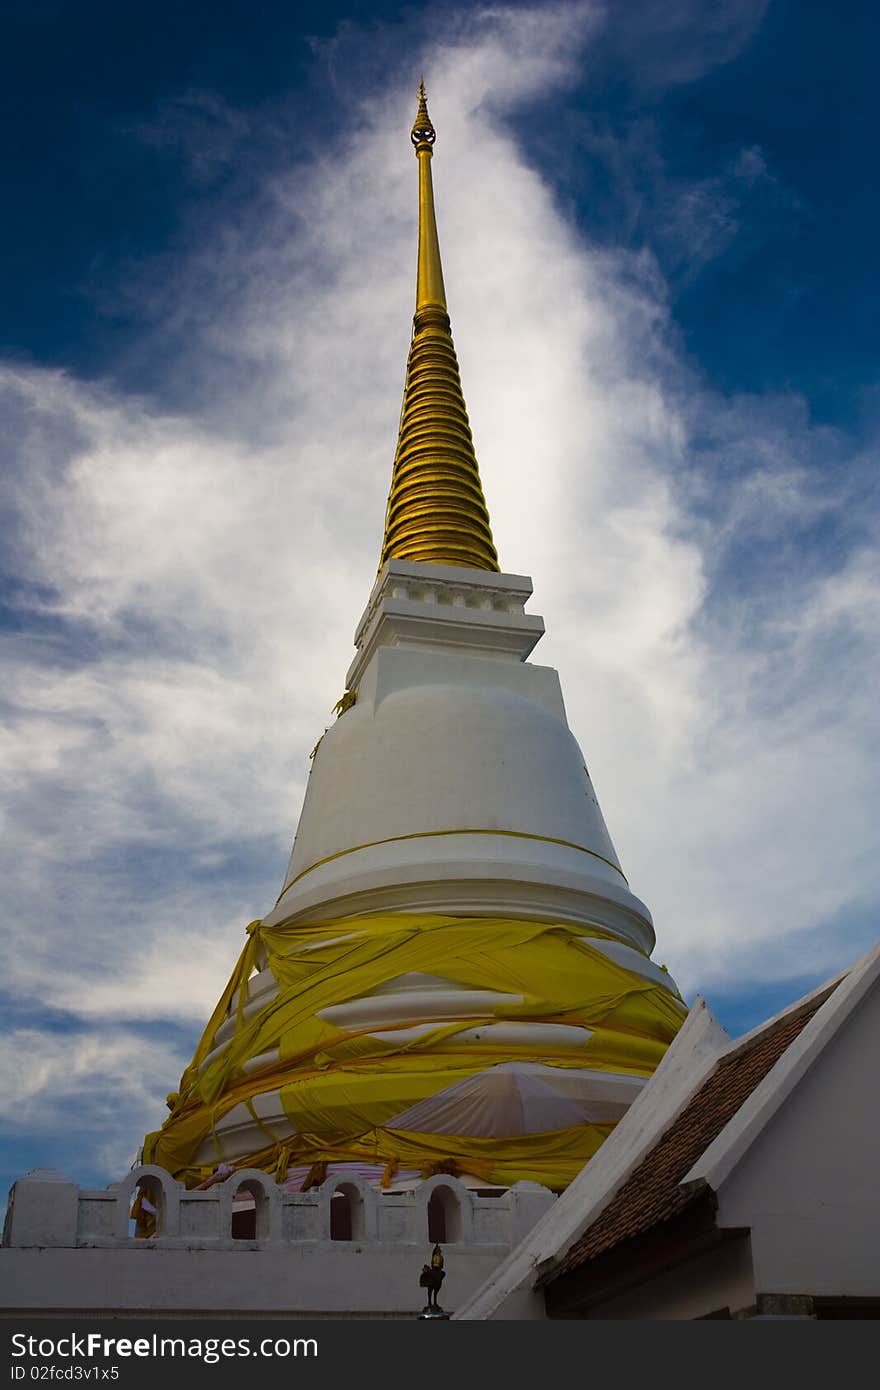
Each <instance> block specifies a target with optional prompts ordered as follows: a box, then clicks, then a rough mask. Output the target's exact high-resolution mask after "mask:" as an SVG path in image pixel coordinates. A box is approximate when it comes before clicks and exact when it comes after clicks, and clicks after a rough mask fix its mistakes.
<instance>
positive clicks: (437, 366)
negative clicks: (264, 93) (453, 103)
mask: <svg viewBox="0 0 880 1390" xmlns="http://www.w3.org/2000/svg"><path fill="white" fill-rule="evenodd" d="M410 138H411V139H412V143H413V145H414V146H415V153H416V158H417V159H418V162H419V253H418V269H417V272H416V312H415V317H414V319H413V337H412V344H411V347H410V351H409V360H408V362H407V366H406V384H405V386H404V391H403V410H402V412H401V417H400V432H399V435H398V440H397V452H396V454H395V457H394V471H393V474H392V478H391V493H390V496H389V498H388V510H387V513H386V518H385V540H384V544H383V547H382V560H381V564H380V568H381V565H384V564H385V561H386V560H390V559H396V560H414V561H417V562H421V563H424V564H433V565H464V566H465V567H466V568H469V569H479V570H491V571H497V570H498V555H497V553H496V551H495V545H494V543H493V541H492V530H491V527H490V525H489V513H488V510H487V508H486V503H485V499H484V497H483V489H482V486H481V484H480V472H479V469H478V467H477V458H476V454H475V453H474V443H473V439H472V437H471V431H470V425H469V423H468V416H467V410H466V408H465V403H464V396H463V394H462V389H461V380H460V378H459V373H458V359H457V358H456V355H455V346H454V344H453V341H452V332H451V329H450V324H449V315H448V313H447V312H446V291H445V288H444V284H443V267H442V265H441V263H440V243H439V240H438V237H437V221H436V217H435V214H434V188H433V183H432V180H431V158H432V156H433V152H434V151H433V146H434V141H435V140H436V138H437V134H436V131H435V130H434V127H433V125H432V123H431V117H430V116H429V115H428V101H427V97H426V95H425V83H424V81H422V82H420V84H419V105H418V110H417V112H416V118H415V121H414V122H413V127H412V132H411V137H410Z"/></svg>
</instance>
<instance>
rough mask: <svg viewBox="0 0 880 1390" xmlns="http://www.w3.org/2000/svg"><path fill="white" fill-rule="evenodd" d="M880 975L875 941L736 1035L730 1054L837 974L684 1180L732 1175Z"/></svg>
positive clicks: (717, 1183)
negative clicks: (813, 987)
mask: <svg viewBox="0 0 880 1390" xmlns="http://www.w3.org/2000/svg"><path fill="white" fill-rule="evenodd" d="M878 979H880V944H878V945H877V946H874V947H873V948H872V949H871V950H870V951H868V952H867V953H866V954H865V955H864V956H862V957H860V959H859V960H858V961H856V963H855V964H854V965H853V966H851V967H850V969H849V970H848V971H845V972H843V974H842V975H838V976H834V977H833V978H832V979H831V980H828V981H826V983H825V984H824V985H820V987H819V988H818V989H816V990H813V991H812V992H811V993H810V994H808V995H805V996H804V998H803V999H800V1000H798V1001H797V1003H795V1004H792V1005H790V1006H789V1008H787V1009H784V1010H783V1011H782V1013H780V1014H777V1015H776V1018H774V1019H772V1020H770V1023H763V1024H761V1025H760V1027H759V1028H756V1029H753V1030H752V1032H751V1033H749V1034H747V1035H746V1038H742V1039H737V1041H736V1045H735V1047H732V1048H728V1049H727V1051H726V1053H725V1056H730V1055H731V1054H732V1053H735V1052H736V1051H738V1050H739V1048H740V1047H741V1046H743V1045H745V1043H746V1042H747V1041H749V1040H750V1039H751V1038H753V1037H754V1036H755V1035H756V1034H758V1033H762V1032H764V1031H765V1030H766V1029H767V1028H768V1027H770V1026H771V1024H772V1023H775V1022H776V1021H777V1020H778V1019H781V1018H783V1017H784V1016H785V1015H787V1014H791V1013H794V1012H796V1011H797V1010H798V1009H800V1008H802V1007H804V1005H805V1004H807V1003H809V1001H810V1000H811V999H814V998H815V997H816V996H817V995H818V994H821V993H822V992H823V990H826V989H828V987H829V985H831V984H833V983H834V981H835V980H837V981H839V983H838V984H837V987H836V989H835V990H834V991H833V993H832V994H831V995H830V996H829V998H828V999H826V1001H825V1003H824V1004H822V1005H821V1006H820V1007H819V1008H818V1009H817V1010H816V1013H815V1014H814V1015H813V1017H812V1018H811V1019H810V1021H809V1023H808V1024H807V1025H806V1027H805V1028H804V1029H803V1031H802V1032H801V1033H800V1034H799V1035H798V1037H796V1038H795V1039H794V1041H793V1042H792V1043H791V1044H790V1045H789V1046H788V1047H787V1048H786V1050H785V1052H783V1054H782V1056H781V1057H780V1058H779V1060H778V1061H777V1062H776V1063H775V1064H774V1065H773V1066H772V1067H771V1068H770V1070H769V1072H768V1073H767V1075H766V1076H765V1077H764V1079H763V1080H762V1081H761V1082H759V1084H758V1085H757V1086H756V1087H755V1089H754V1091H752V1093H751V1095H750V1096H749V1097H748V1098H747V1099H746V1100H745V1101H744V1102H743V1104H742V1105H741V1106H740V1107H739V1109H738V1110H737V1112H736V1114H735V1115H733V1116H732V1117H731V1119H730V1120H729V1121H728V1123H727V1124H726V1125H725V1126H724V1128H723V1129H722V1131H721V1133H720V1134H719V1135H718V1136H717V1137H716V1138H715V1139H714V1140H713V1141H712V1143H711V1144H709V1145H708V1147H707V1148H706V1149H704V1150H703V1153H702V1154H701V1155H700V1157H699V1158H698V1159H697V1161H696V1163H695V1164H694V1165H693V1167H692V1168H691V1169H690V1171H689V1172H688V1173H687V1174H686V1175H685V1177H684V1178H683V1179H682V1185H684V1184H685V1183H690V1182H695V1181H703V1182H706V1183H708V1185H709V1187H711V1188H712V1190H713V1191H714V1192H718V1191H719V1189H720V1188H721V1186H722V1184H723V1183H725V1182H726V1181H727V1179H728V1178H729V1177H730V1176H731V1174H732V1173H733V1171H734V1169H735V1168H736V1167H737V1165H738V1164H739V1162H740V1161H741V1160H742V1158H743V1157H744V1156H745V1154H746V1153H747V1152H748V1150H749V1148H750V1147H751V1146H752V1144H753V1143H754V1142H755V1140H756V1139H757V1138H758V1136H759V1135H760V1134H761V1132H762V1130H763V1129H764V1128H765V1126H766V1125H768V1124H769V1123H770V1121H771V1120H772V1119H773V1116H774V1115H775V1114H776V1113H777V1111H778V1110H779V1108H780V1106H781V1105H782V1104H783V1103H784V1102H785V1100H786V1099H787V1097H788V1096H789V1095H790V1094H791V1092H792V1091H793V1090H794V1089H795V1087H796V1086H797V1085H798V1084H799V1082H800V1081H801V1080H802V1079H803V1077H804V1076H805V1075H806V1074H807V1072H808V1071H809V1069H810V1067H811V1066H812V1065H813V1063H814V1062H815V1061H816V1059H817V1058H818V1057H819V1056H820V1055H821V1053H822V1052H823V1050H824V1049H825V1048H826V1047H827V1046H828V1044H829V1043H830V1042H831V1041H832V1040H833V1038H834V1037H835V1035H836V1034H837V1032H838V1031H839V1030H840V1028H841V1027H842V1026H843V1024H844V1023H845V1022H846V1020H847V1019H848V1018H849V1017H850V1016H851V1014H852V1013H853V1012H854V1010H855V1009H857V1008H858V1007H859V1005H860V1003H861V1002H862V1000H863V999H864V998H865V997H866V995H867V994H869V993H870V991H871V989H872V988H873V987H874V985H875V984H876V983H877V980H878Z"/></svg>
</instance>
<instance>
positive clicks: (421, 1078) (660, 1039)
mask: <svg viewBox="0 0 880 1390" xmlns="http://www.w3.org/2000/svg"><path fill="white" fill-rule="evenodd" d="M248 933H249V934H248V940H247V942H246V944H245V947H244V950H243V951H242V954H241V956H240V958H239V960H238V962H237V964H236V967H235V969H234V971H233V973H232V977H231V978H230V981H229V983H228V985H227V987H226V989H225V990H224V992H223V995H222V996H221V999H220V1001H219V1003H218V1005H217V1008H216V1009H215V1010H214V1013H213V1015H212V1016H211V1019H210V1021H209V1024H208V1027H207V1028H206V1030H205V1033H204V1034H203V1036H202V1038H201V1040H200V1042H199V1044H198V1046H197V1048H196V1051H195V1054H194V1056H193V1060H192V1062H191V1063H190V1065H189V1066H188V1067H187V1069H186V1071H185V1072H184V1075H183V1077H182V1078H181V1083H180V1095H179V1098H178V1100H177V1103H176V1105H175V1108H174V1110H173V1112H172V1114H171V1115H170V1116H169V1117H168V1119H167V1120H166V1122H165V1125H164V1126H163V1128H162V1129H161V1130H160V1131H158V1132H157V1133H155V1134H152V1135H149V1136H147V1140H146V1143H145V1149H144V1159H145V1161H147V1162H155V1163H159V1164H161V1165H162V1166H164V1167H166V1168H168V1169H169V1170H170V1171H171V1172H173V1173H175V1174H177V1175H178V1176H181V1177H184V1178H185V1179H186V1180H192V1178H193V1176H194V1173H195V1168H194V1158H195V1155H196V1154H197V1152H198V1151H199V1149H200V1148H201V1147H202V1145H203V1144H204V1143H205V1141H206V1140H210V1139H211V1137H212V1136H213V1142H214V1144H215V1146H216V1153H217V1158H218V1160H219V1158H221V1157H222V1156H223V1155H222V1144H221V1141H220V1138H219V1137H218V1136H217V1133H216V1127H217V1125H218V1123H219V1121H220V1120H221V1119H222V1117H223V1116H224V1115H225V1114H226V1113H227V1112H228V1111H229V1110H230V1109H231V1108H232V1107H233V1106H234V1105H236V1104H238V1103H239V1102H245V1103H246V1105H247V1107H248V1109H249V1110H250V1113H251V1115H252V1116H253V1117H254V1120H255V1124H254V1134H255V1136H259V1139H258V1140H257V1139H255V1151H254V1152H253V1153H251V1154H248V1155H247V1156H246V1158H244V1159H240V1160H239V1159H237V1160H236V1161H237V1162H238V1163H240V1164H242V1165H243V1164H244V1163H247V1165H248V1166H252V1165H254V1164H256V1166H260V1167H264V1168H266V1169H267V1170H268V1171H279V1170H280V1169H282V1168H283V1170H284V1171H286V1168H287V1166H288V1165H294V1164H297V1165H301V1164H303V1163H309V1164H319V1163H326V1162H328V1161H334V1162H340V1161H347V1160H350V1161H363V1162H370V1163H380V1164H382V1165H384V1166H386V1167H388V1166H389V1165H392V1166H393V1165H399V1166H401V1167H404V1168H406V1167H415V1168H418V1169H424V1168H425V1167H426V1165H427V1166H430V1165H431V1164H436V1163H443V1162H448V1163H450V1164H452V1165H453V1167H454V1168H455V1167H456V1166H457V1167H458V1168H459V1169H460V1170H461V1171H468V1172H474V1173H477V1175H478V1176H479V1174H480V1173H484V1174H486V1175H488V1174H489V1173H491V1174H494V1176H493V1177H491V1179H490V1178H488V1176H487V1180H490V1181H492V1182H507V1181H516V1180H517V1178H531V1179H532V1180H533V1181H537V1182H545V1183H547V1184H548V1185H549V1186H551V1187H557V1188H558V1187H563V1186H565V1185H566V1184H567V1183H568V1182H569V1181H570V1180H571V1178H572V1177H573V1176H574V1175H575V1173H576V1172H577V1171H578V1169H579V1168H580V1167H582V1166H583V1164H584V1163H585V1162H586V1160H587V1159H588V1158H589V1157H591V1156H592V1154H593V1153H594V1152H595V1150H596V1149H597V1148H598V1146H599V1144H600V1143H601V1142H602V1140H603V1139H604V1138H605V1137H606V1135H607V1133H608V1132H610V1127H609V1126H608V1125H591V1124H584V1125H578V1126H575V1127H574V1128H572V1129H566V1130H555V1131H552V1132H547V1133H543V1134H518V1135H498V1136H495V1137H492V1138H489V1139H486V1138H476V1137H474V1136H469V1135H466V1134H462V1135H448V1134H443V1135H433V1134H430V1133H428V1134H425V1133H418V1134H413V1133H406V1132H403V1131H397V1130H395V1129H394V1128H393V1127H391V1125H390V1122H391V1121H392V1120H393V1118H394V1116H395V1115H398V1114H401V1115H402V1114H403V1112H404V1111H405V1110H407V1109H408V1108H409V1107H410V1106H411V1105H413V1104H415V1103H417V1102H419V1101H423V1100H425V1099H427V1098H428V1097H430V1096H433V1095H436V1094H437V1093H438V1092H440V1091H444V1090H446V1089H447V1088H448V1087H450V1086H452V1085H455V1083H456V1082H459V1081H464V1080H467V1079H468V1078H469V1077H473V1076H476V1075H478V1074H480V1073H483V1072H486V1071H487V1070H490V1069H491V1068H492V1067H493V1066H496V1065H498V1064H499V1063H502V1062H511V1061H530V1062H542V1063H544V1064H546V1065H548V1066H551V1067H559V1068H586V1069H590V1070H593V1071H606V1072H613V1073H623V1074H627V1075H634V1076H644V1077H647V1076H649V1075H650V1074H651V1072H652V1071H653V1070H654V1068H655V1067H656V1066H657V1064H658V1062H659V1061H660V1059H661V1058H662V1056H663V1053H664V1051H665V1049H666V1047H667V1046H668V1045H669V1043H670V1042H671V1040H672V1038H673V1037H674V1036H675V1033H676V1032H677V1030H678V1028H679V1027H680V1025H681V1023H682V1021H683V1018H684V1016H685V1012H686V1010H685V1006H684V1004H683V1002H682V1001H681V999H680V998H679V997H678V996H677V995H675V994H674V992H673V990H672V986H671V984H670V985H669V986H668V987H667V986H664V985H663V984H659V983H656V982H655V981H654V980H652V979H650V978H646V977H645V976H643V975H641V974H639V973H636V972H634V971H632V970H628V969H626V968H624V967H623V966H621V965H619V964H617V962H615V961H613V960H611V959H610V958H609V957H608V956H607V955H605V954H604V952H603V951H602V950H600V949H598V947H597V944H596V943H597V942H599V941H601V940H602V939H607V937H608V934H607V933H606V932H603V931H601V930H599V929H595V930H593V929H590V928H586V927H583V926H578V925H572V924H565V923H553V922H549V923H548V922H534V921H519V920H515V919H511V918H488V917H487V918H482V917H481V918H472V917H453V916H444V915H441V914H412V913H392V912H388V913H380V914H373V915H370V916H366V917H350V918H344V919H339V920H335V921H328V922H321V923H317V924H315V923H312V924H309V925H308V926H300V925H296V924H293V925H287V926H282V927H265V926H263V925H262V924H260V923H251V924H250V926H249V927H248ZM258 967H263V968H265V967H268V969H269V970H270V971H271V974H272V976H273V978H274V980H275V981H276V983H277V986H278V988H277V992H276V993H275V994H274V995H270V996H269V997H268V998H267V1002H266V1003H265V1004H264V1005H263V1006H262V1007H259V1008H255V1010H254V1011H253V1012H251V1013H249V1012H248V991H247V982H248V979H249V978H250V976H251V974H252V972H253V971H254V970H255V969H256V968H258ZM409 973H413V974H419V973H425V974H431V975H435V976H441V977H444V978H446V979H449V980H450V981H454V982H455V983H456V984H457V985H459V986H464V987H466V988H467V987H469V988H471V989H474V990H482V991H491V992H492V993H493V995H494V996H495V998H494V999H493V1000H492V1001H491V1003H490V1004H489V1005H488V1006H487V1007H486V1010H485V1013H484V1014H483V1015H482V1016H480V1017H472V1016H467V1017H464V1018H461V1017H460V1018H454V1017H453V1018H449V1019H436V1018H428V1019H425V1020H423V1021H422V1022H423V1023H424V1027H423V1028H422V1029H417V1030H415V1032H416V1035H415V1036H414V1024H416V1023H418V1020H413V1019H412V1018H411V1017H408V1018H407V1020H406V1023H405V1024H400V1025H396V1026H395V1025H394V1024H382V1025H375V1031H376V1032H381V1033H382V1035H383V1036H382V1037H381V1038H380V1037H376V1036H375V1032H374V1031H371V1029H370V1028H367V1027H364V1026H358V1027H352V1028H344V1027H341V1026H338V1025H337V1024H335V1023H331V1022H329V1021H327V1020H326V1019H322V1018H321V1017H320V1014H321V1012H322V1011H324V1010H327V1009H329V1008H331V1007H332V1006H335V1005H340V1004H345V1003H348V1002H350V1001H352V1000H359V999H361V998H362V997H363V996H365V995H369V994H371V992H373V991H375V990H376V989H378V988H379V987H380V986H382V985H383V984H387V983H388V982H389V981H391V980H394V979H396V978H397V977H399V976H401V975H406V974H409ZM499 996H500V997H499ZM517 1020H519V1021H525V1022H539V1023H561V1024H576V1025H579V1026H580V1028H581V1029H582V1030H585V1031H583V1032H582V1033H581V1034H580V1038H581V1039H582V1040H581V1041H579V1042H576V1043H573V1042H572V1041H571V1040H570V1038H569V1039H566V1040H564V1041H562V1042H560V1043H550V1044H543V1045H542V1046H541V1048H540V1049H539V1051H538V1053H536V1052H535V1050H534V1044H531V1045H530V1046H528V1047H526V1046H524V1045H517V1044H513V1043H509V1042H506V1043H504V1044H501V1043H499V1042H498V1041H496V1039H495V1036H494V1035H493V1031H492V1028H491V1027H488V1029H487V1031H486V1032H485V1034H483V1035H481V1036H480V1037H478V1038H474V1037H473V1036H472V1035H471V1034H472V1031H473V1030H475V1029H479V1026H480V1025H481V1024H483V1025H491V1024H495V1023H503V1022H508V1023H509V1022H513V1021H517ZM231 1021H233V1022H234V1028H233V1029H232V1030H231V1036H230V1037H229V1039H228V1041H227V1042H226V1044H225V1046H223V1047H222V1048H217V1046H216V1040H215V1035H216V1032H217V1030H218V1028H220V1026H221V1025H222V1024H227V1026H228V1024H229V1023H230V1022H231ZM465 1030H471V1033H469V1037H468V1039H467V1040H466V1041H465V1042H464V1043H462V1042H461V1041H460V1040H459V1035H460V1034H462V1033H463V1032H464V1031H465ZM396 1032H399V1033H400V1034H401V1037H400V1041H397V1039H396V1038H395V1036H394V1035H395V1033H396ZM212 1054H213V1055H212ZM264 1056H265V1057H266V1063H265V1064H264V1065H263V1066H262V1067H259V1068H258V1069H249V1070H248V1071H243V1070H242V1069H243V1067H244V1066H245V1064H246V1063H250V1062H251V1061H252V1060H253V1059H254V1058H261V1057H264ZM268 1091H277V1092H278V1093H279V1095H280V1100H281V1104H282V1106H283V1109H284V1113H285V1115H286V1116H287V1118H288V1120H289V1121H290V1123H291V1125H292V1126H293V1128H294V1130H295V1133H294V1134H293V1136H291V1137H285V1138H284V1140H283V1143H280V1142H275V1143H273V1142H272V1141H271V1130H269V1129H267V1128H266V1127H265V1126H263V1125H262V1124H261V1123H260V1122H259V1121H258V1118H257V1111H256V1110H255V1109H254V1108H253V1098H254V1097H255V1096H257V1095H259V1094H261V1093H265V1092H268ZM267 1139H268V1140H269V1141H270V1142H269V1143H268V1144H266V1142H265V1141H266V1140H267ZM282 1149H283V1156H282V1152H281V1151H282Z"/></svg>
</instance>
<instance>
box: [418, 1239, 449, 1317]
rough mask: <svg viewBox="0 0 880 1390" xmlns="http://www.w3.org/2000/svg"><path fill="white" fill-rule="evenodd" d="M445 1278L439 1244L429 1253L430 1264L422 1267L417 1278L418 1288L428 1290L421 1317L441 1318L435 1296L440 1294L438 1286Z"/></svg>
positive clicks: (441, 1311)
mask: <svg viewBox="0 0 880 1390" xmlns="http://www.w3.org/2000/svg"><path fill="white" fill-rule="evenodd" d="M445 1278H446V1271H445V1270H444V1268H443V1251H442V1250H441V1249H440V1245H439V1242H438V1244H437V1245H435V1246H434V1249H433V1250H432V1251H431V1263H430V1264H429V1265H422V1273H421V1275H420V1277H419V1287H420V1288H422V1289H427V1290H428V1301H427V1303H426V1304H425V1306H424V1308H423V1309H422V1317H438V1316H440V1317H443V1316H445V1314H444V1313H443V1309H442V1308H441V1307H440V1304H439V1303H438V1302H437V1295H438V1293H439V1292H440V1285H441V1284H442V1283H443V1280H444V1279H445Z"/></svg>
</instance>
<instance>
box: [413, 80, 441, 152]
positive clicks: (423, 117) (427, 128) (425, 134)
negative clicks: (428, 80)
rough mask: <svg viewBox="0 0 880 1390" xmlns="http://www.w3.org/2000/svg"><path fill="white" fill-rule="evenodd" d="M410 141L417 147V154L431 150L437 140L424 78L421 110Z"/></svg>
mask: <svg viewBox="0 0 880 1390" xmlns="http://www.w3.org/2000/svg"><path fill="white" fill-rule="evenodd" d="M410 139H411V140H412V142H413V144H414V145H415V147H416V153H418V151H419V150H420V149H430V148H431V146H432V145H433V143H434V141H435V140H436V139H437V132H436V131H435V129H434V127H433V126H432V124H431V117H430V116H429V115H428V99H427V96H426V95H425V79H424V78H422V80H421V81H420V82H419V109H418V111H417V112H416V118H415V121H414V122H413V128H412V131H411V132H410Z"/></svg>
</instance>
